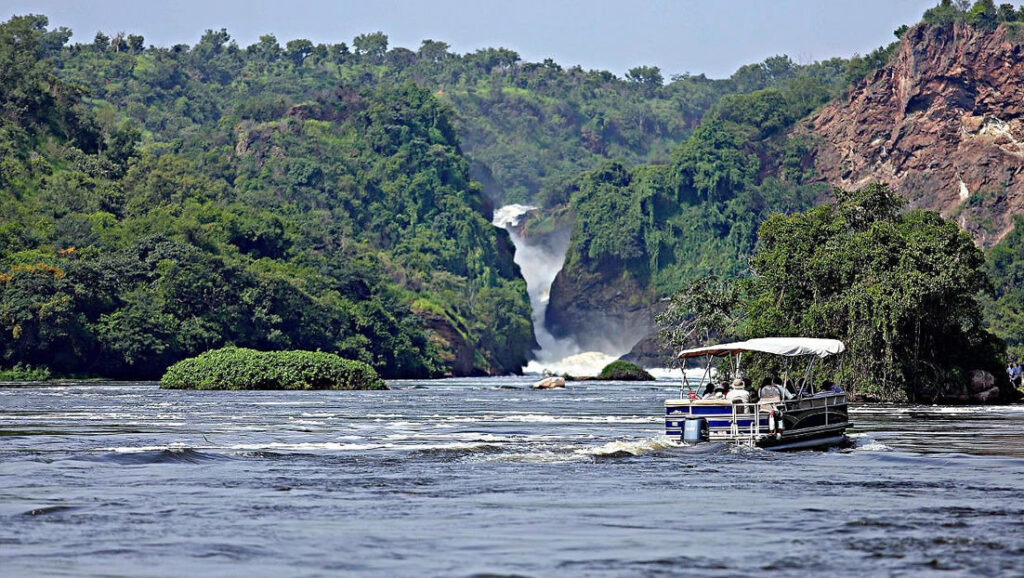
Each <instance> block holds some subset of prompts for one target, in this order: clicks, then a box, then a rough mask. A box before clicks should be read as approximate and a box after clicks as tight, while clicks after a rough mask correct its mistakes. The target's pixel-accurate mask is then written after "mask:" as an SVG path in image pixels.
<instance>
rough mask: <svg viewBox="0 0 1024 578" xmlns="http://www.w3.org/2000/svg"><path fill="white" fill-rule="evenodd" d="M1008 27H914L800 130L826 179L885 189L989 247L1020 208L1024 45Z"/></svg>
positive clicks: (1023, 191)
mask: <svg viewBox="0 0 1024 578" xmlns="http://www.w3.org/2000/svg"><path fill="white" fill-rule="evenodd" d="M1013 30H1014V29H1012V28H1009V27H1007V26H1005V25H1004V26H1000V27H998V28H996V29H995V30H987V29H984V28H979V27H972V26H970V25H968V24H966V23H964V22H955V23H951V24H948V25H945V26H937V25H930V24H920V25H917V26H915V27H913V28H911V29H909V30H908V31H907V32H906V33H905V34H904V35H903V38H902V41H901V42H900V44H899V46H898V48H897V50H896V53H895V54H894V56H893V58H892V60H891V61H890V63H889V64H888V65H887V66H885V67H883V68H882V69H880V70H878V71H877V72H875V73H874V74H873V75H872V76H870V77H869V78H868V79H866V80H865V81H864V82H862V83H861V84H859V85H857V86H855V87H854V88H853V90H852V91H851V93H850V96H849V99H848V100H837V101H835V102H833V103H831V104H830V105H828V106H826V107H825V108H823V109H822V110H820V111H819V112H818V113H816V114H815V115H814V116H813V117H812V118H811V119H810V121H809V123H808V125H809V127H806V126H805V127H803V128H801V129H800V132H803V133H805V134H807V133H809V134H811V135H813V137H814V139H815V142H816V143H817V150H816V156H815V160H814V166H815V168H816V169H817V170H818V171H819V172H820V173H821V175H822V176H823V178H824V179H825V180H827V181H828V183H829V184H832V185H836V186H840V187H844V188H856V187H859V186H862V185H864V184H867V183H869V182H885V183H889V184H890V185H892V186H893V187H894V188H895V189H896V190H898V191H899V192H900V193H901V194H902V195H903V196H904V197H906V198H907V199H908V200H909V201H910V203H911V206H913V207H920V208H925V209H930V210H935V211H939V212H941V213H942V215H943V216H945V217H947V218H950V219H954V220H955V221H956V222H957V223H958V224H959V225H960V226H961V227H963V228H964V229H966V230H967V231H969V232H970V233H971V235H972V236H973V237H974V239H975V242H977V243H978V244H980V245H982V246H986V247H989V246H991V245H993V244H995V243H996V242H998V241H999V240H1000V239H1001V238H1003V237H1004V236H1005V235H1006V234H1007V233H1008V232H1009V231H1010V230H1011V229H1012V228H1013V220H1012V215H1014V214H1019V213H1021V212H1022V210H1024V82H1022V81H1021V79H1022V78H1024V46H1022V45H1021V44H1020V43H1019V42H1018V41H1017V40H1016V39H1015V34H1013Z"/></svg>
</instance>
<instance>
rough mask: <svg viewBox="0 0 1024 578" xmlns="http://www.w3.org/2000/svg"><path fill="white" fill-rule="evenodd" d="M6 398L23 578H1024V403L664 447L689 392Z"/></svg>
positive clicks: (890, 411)
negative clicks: (670, 404) (791, 444)
mask: <svg viewBox="0 0 1024 578" xmlns="http://www.w3.org/2000/svg"><path fill="white" fill-rule="evenodd" d="M528 382H529V380H528V379H525V378H490V379H456V380H443V381H429V382H414V381H409V382H392V383H391V385H392V387H395V388H396V389H394V390H392V391H384V392H189V391H162V390H160V389H158V388H157V387H156V385H155V384H125V383H116V384H75V385H67V386H48V387H25V388H6V389H0V574H2V575H4V576H199V575H202V576H245V577H247V578H253V577H258V576H336V575H351V574H359V575H375V576H484V575H502V576H554V575H560V576H624V575H629V576H673V575H702V576H736V575H765V574H770V575H773V576H806V575H829V576H868V575H873V576H884V575H919V574H928V573H932V572H935V571H942V574H943V575H944V576H1006V575H1018V576H1019V575H1022V568H1024V498H1022V490H1024V482H1022V480H1024V407H1022V406H1019V405H1017V406H1007V407H968V408H952V407H934V406H903V407H882V406H859V407H854V408H852V412H851V413H852V415H851V419H852V420H853V421H854V422H855V423H856V427H855V429H854V430H852V432H851V437H852V438H853V441H854V444H853V447H852V448H848V449H845V450H834V451H829V452H796V453H788V454H779V453H771V452H766V451H762V450H756V449H741V448H730V447H726V446H723V445H718V444H703V445H699V446H695V447H691V448H687V447H680V446H679V445H677V444H675V443H673V442H671V441H667V440H666V439H664V438H663V437H662V436H661V431H662V429H663V418H662V402H663V400H664V398H666V397H669V396H672V395H674V394H676V393H677V391H678V390H677V389H676V387H675V386H674V384H673V383H671V382H667V381H664V382H657V383H653V384H626V383H611V382H586V383H573V384H570V385H569V387H568V388H567V389H565V390H554V391H531V390H529V389H527V386H528Z"/></svg>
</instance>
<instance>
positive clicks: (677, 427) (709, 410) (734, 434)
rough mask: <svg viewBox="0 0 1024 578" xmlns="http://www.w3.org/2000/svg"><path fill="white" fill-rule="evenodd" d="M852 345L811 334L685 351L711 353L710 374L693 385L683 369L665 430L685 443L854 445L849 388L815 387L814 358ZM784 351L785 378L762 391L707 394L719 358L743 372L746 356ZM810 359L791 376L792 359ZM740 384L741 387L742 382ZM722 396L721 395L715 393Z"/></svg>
mask: <svg viewBox="0 0 1024 578" xmlns="http://www.w3.org/2000/svg"><path fill="white" fill-rule="evenodd" d="M845 350H846V346H845V345H844V344H843V342H842V341H839V340H836V339H816V338H807V337H766V338H760V339H750V340H747V341H739V342H735V343H723V344H721V345H714V346H710V347H699V348H696V349H686V350H684V351H681V352H680V353H679V355H678V357H679V358H681V359H682V360H683V364H684V369H685V363H686V360H687V359H691V358H702V357H703V358H706V361H707V363H706V366H705V371H704V374H703V377H702V378H701V379H700V381H699V382H698V383H696V384H694V383H691V381H690V379H689V378H688V377H687V376H686V371H683V384H682V387H681V388H680V392H679V394H680V395H679V398H676V399H668V400H665V433H666V434H667V435H669V436H673V437H677V438H679V439H681V440H682V441H684V442H686V443H691V444H692V443H699V442H702V441H724V442H730V443H736V444H744V445H750V446H757V447H761V448H765V449H770V450H796V449H810V448H824V447H829V446H837V445H843V444H845V443H848V439H847V437H846V429H847V428H848V427H851V425H852V424H851V423H850V421H849V417H848V414H847V408H846V393H845V392H844V391H843V390H842V389H841V388H840V387H838V386H835V385H832V384H831V382H823V384H821V385H819V386H818V387H815V385H814V384H813V383H812V379H811V377H812V370H813V368H814V365H815V362H817V361H819V360H824V359H826V358H828V357H831V356H834V355H839V354H841V353H842V352H843V351H845ZM751 352H756V353H764V354H769V355H777V356H781V360H780V361H781V362H782V363H781V365H782V367H784V368H785V371H784V372H783V375H782V376H780V377H779V379H777V380H773V381H777V382H778V383H772V384H765V385H763V386H762V387H760V388H759V390H758V391H757V392H756V393H757V395H756V396H751V397H750V398H749V399H744V398H743V397H742V396H740V397H739V398H734V399H725V398H720V399H702V396H701V394H702V393H704V392H705V391H706V389H709V388H708V387H707V386H708V384H710V383H713V381H712V380H713V379H714V377H715V376H714V375H712V373H713V370H712V363H711V362H712V361H713V360H714V359H715V358H720V357H725V356H728V357H729V358H730V371H732V373H733V375H734V376H742V370H741V361H742V358H743V354H744V353H751ZM794 361H797V362H803V361H806V365H805V367H804V368H803V372H802V375H796V376H795V378H793V379H791V377H790V368H791V365H793V362H794ZM737 385H738V384H737ZM712 395H715V394H712Z"/></svg>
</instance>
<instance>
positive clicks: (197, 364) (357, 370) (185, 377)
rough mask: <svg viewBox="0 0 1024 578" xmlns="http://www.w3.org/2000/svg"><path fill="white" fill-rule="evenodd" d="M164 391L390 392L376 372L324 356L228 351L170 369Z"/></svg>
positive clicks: (346, 361)
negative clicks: (341, 390)
mask: <svg viewBox="0 0 1024 578" xmlns="http://www.w3.org/2000/svg"><path fill="white" fill-rule="evenodd" d="M160 387H162V388H164V389H387V385H385V384H384V380H382V379H381V378H380V377H379V376H378V375H377V372H376V371H374V370H373V368H372V367H370V366H369V365H367V364H365V363H360V362H358V361H351V360H348V359H342V358H341V357H338V356H337V355H334V354H331V353H323V352H319V351H316V352H314V351H255V350H252V349H242V348H236V347H226V348H223V349H217V350H214V351H208V352H206V353H203V354H201V355H199V356H197V357H192V358H189V359H184V360H182V361H179V362H178V363H175V364H174V365H172V366H171V367H169V368H168V369H167V373H166V374H164V376H163V379H161V380H160Z"/></svg>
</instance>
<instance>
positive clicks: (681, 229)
mask: <svg viewBox="0 0 1024 578" xmlns="http://www.w3.org/2000/svg"><path fill="white" fill-rule="evenodd" d="M809 70H812V69H805V71H804V73H801V74H800V75H797V76H794V77H793V78H791V79H790V81H789V82H788V83H786V84H784V85H783V88H779V89H775V88H773V89H766V90H760V91H757V92H753V93H750V94H734V95H727V96H725V97H723V98H722V99H721V100H720V101H719V102H718V103H717V104H716V105H715V106H713V107H712V108H711V109H710V110H709V111H708V113H707V114H706V115H705V118H704V121H703V122H702V123H701V125H700V126H698V127H697V129H696V130H695V131H694V132H693V134H692V135H691V136H690V137H689V138H688V139H687V140H686V141H685V142H684V143H683V144H682V145H681V146H680V147H678V148H677V149H676V150H675V151H674V152H673V154H672V157H671V162H670V163H669V164H666V165H653V166H640V167H636V168H633V169H628V168H627V167H626V166H625V165H623V164H622V163H619V162H610V163H608V164H606V165H604V166H602V167H600V168H598V169H596V170H594V171H591V172H590V173H587V174H586V175H584V176H583V177H582V178H580V179H579V181H578V182H577V186H576V190H575V191H574V192H573V193H572V196H571V199H570V207H571V209H572V211H573V213H574V215H575V224H574V229H573V234H572V243H571V245H570V248H569V253H568V256H567V260H566V266H565V269H566V271H569V272H572V271H573V270H574V269H579V270H582V271H586V272H589V273H591V274H601V275H602V276H603V277H605V278H606V279H609V280H613V279H616V278H618V277H619V276H622V275H628V276H631V277H633V278H634V279H637V280H638V281H639V282H640V283H641V285H643V286H649V287H651V288H652V291H653V293H654V294H655V295H668V294H671V293H672V292H674V291H675V290H677V289H678V288H679V287H681V286H682V285H683V284H685V283H686V282H687V281H688V280H690V279H694V278H698V277H701V276H703V275H706V274H709V273H714V274H717V275H720V276H722V277H738V276H741V275H743V274H744V273H745V271H746V268H747V266H746V260H747V258H748V257H749V256H750V255H751V253H752V252H753V249H754V245H755V243H756V241H757V227H758V225H760V223H761V222H762V221H763V220H764V219H765V218H767V216H768V215H769V214H771V213H773V212H784V213H788V212H792V211H796V210H802V209H806V208H808V207H810V206H812V205H813V204H814V203H815V202H816V201H817V200H818V199H819V198H820V197H821V196H822V194H823V192H824V191H825V189H824V187H823V186H822V185H818V184H812V183H810V182H809V180H808V179H809V177H813V174H812V172H811V170H810V167H809V166H808V165H807V164H806V161H805V159H806V151H807V150H808V148H809V143H807V142H805V141H803V140H800V139H795V138H794V139H786V138H784V137H783V136H782V135H783V133H784V131H785V130H786V129H787V128H788V127H790V126H792V125H793V123H795V122H796V121H797V120H798V119H800V118H802V117H803V116H805V115H806V114H808V113H809V112H810V111H811V110H813V109H814V108H816V107H818V106H820V105H822V104H824V103H825V102H827V101H828V100H829V99H830V98H831V97H832V95H833V94H834V90H835V87H836V84H835V83H839V82H841V81H840V77H841V73H842V71H841V69H838V68H835V69H832V70H831V71H830V73H829V74H823V75H822V76H821V77H819V76H815V75H811V74H810V72H809ZM773 174H777V175H778V176H777V177H775V176H770V175H773Z"/></svg>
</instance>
